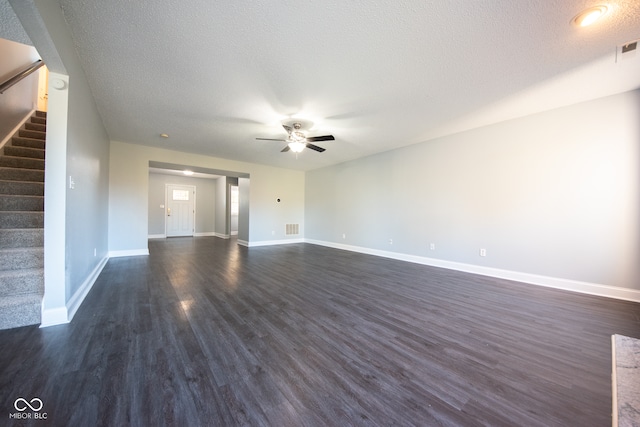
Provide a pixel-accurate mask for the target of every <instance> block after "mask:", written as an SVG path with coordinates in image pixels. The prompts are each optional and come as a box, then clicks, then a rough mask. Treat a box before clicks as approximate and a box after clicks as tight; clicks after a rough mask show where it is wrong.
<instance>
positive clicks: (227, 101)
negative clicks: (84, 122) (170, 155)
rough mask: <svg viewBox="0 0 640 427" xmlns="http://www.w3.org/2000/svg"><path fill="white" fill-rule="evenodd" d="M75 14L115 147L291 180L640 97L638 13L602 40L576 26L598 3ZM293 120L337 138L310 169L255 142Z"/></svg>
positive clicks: (70, 16)
mask: <svg viewBox="0 0 640 427" xmlns="http://www.w3.org/2000/svg"><path fill="white" fill-rule="evenodd" d="M60 4H61V6H62V8H63V11H64V15H65V19H66V20H67V23H68V25H69V28H70V30H71V34H72V37H73V39H74V43H75V45H76V48H77V51H78V54H79V57H80V59H81V62H82V64H83V67H84V69H85V72H86V74H87V78H88V80H89V83H90V86H91V89H92V91H93V94H94V97H95V100H96V103H97V105H98V110H99V113H100V115H101V116H102V119H103V121H104V124H105V127H106V129H107V132H108V134H109V136H110V138H111V139H112V140H118V141H125V142H131V143H138V144H143V145H151V146H158V147H166V148H172V149H176V150H180V151H188V152H194V153H202V154H207V155H211V156H216V157H222V158H228V159H234V160H240V161H247V162H253V163H262V164H269V165H274V166H279V167H285V168H292V169H300V170H310V169H314V168H318V167H322V166H327V165H331V164H336V163H340V162H344V161H347V160H351V159H355V158H359V157H362V156H366V155H370V154H373V153H377V152H381V151H386V150H390V149H393V148H397V147H401V146H405V145H409V144H414V143H418V142H422V141H426V140H429V139H431V138H433V137H436V136H441V135H446V134H450V133H455V132H459V131H462V130H465V129H469V128H473V127H477V126H482V125H486V124H489V123H494V122H497V121H502V120H506V119H509V118H513V117H517V116H521V115H525V114H531V113H534V112H538V111H543V110H548V109H551V108H556V107H558V106H563V105H568V104H571V103H575V102H579V101H583V100H587V99H591V98H596V97H600V96H605V95H609V94H613V93H618V92H622V91H626V90H631V89H635V88H639V87H640V60H639V59H638V58H640V54H639V55H635V54H633V55H629V56H628V57H626V58H625V60H624V61H622V60H619V61H618V62H616V46H618V45H621V44H623V43H625V42H628V41H630V40H634V39H638V38H640V1H638V0H616V1H611V2H608V3H607V4H608V5H609V6H610V11H609V13H608V14H607V15H606V16H605V18H604V19H602V20H601V21H599V22H598V23H597V24H595V25H594V26H592V27H588V28H576V27H575V26H572V25H571V24H570V21H571V19H572V18H573V17H574V16H575V15H576V14H577V13H578V12H580V11H581V10H582V9H584V8H585V7H587V6H591V5H593V4H594V3H593V2H591V1H588V0H563V1H553V2H552V1H548V0H537V1H534V0H493V1H491V0H485V1H480V0H477V1H469V0H447V1H437V2H436V1H428V0H393V1H392V0H377V1H365V0H352V1H349V2H336V1H330V0H327V1H310V0H298V1H285V0H279V1H275V0H273V1H264V0H251V1H246V0H235V1H223V2H216V1H211V0H184V1H180V2H176V1H174V0H156V1H153V2H143V1H130V0H109V1H104V0H60ZM595 4H598V3H595ZM618 59H620V57H619V58H618ZM291 117H300V118H303V119H305V120H310V121H312V122H313V123H314V124H315V125H314V128H313V129H312V131H311V132H309V134H310V135H325V134H332V135H334V136H335V138H336V140H335V141H329V142H322V143H317V145H320V146H322V147H325V148H327V151H325V152H324V153H317V152H314V151H311V150H305V151H304V152H303V153H301V154H300V155H298V157H297V158H296V156H295V155H294V154H293V153H291V152H289V153H280V150H281V149H282V148H283V147H284V143H279V142H273V141H256V139H255V138H256V137H267V138H278V137H284V136H286V135H285V133H284V131H283V129H282V127H281V126H280V122H281V121H282V120H285V119H289V118H291ZM161 133H167V134H169V135H170V137H169V138H168V139H163V138H161V137H160V134H161Z"/></svg>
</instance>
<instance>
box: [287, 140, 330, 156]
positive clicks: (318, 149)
mask: <svg viewBox="0 0 640 427" xmlns="http://www.w3.org/2000/svg"><path fill="white" fill-rule="evenodd" d="M287 147H288V146H287ZM307 148H309V149H311V150H315V151H317V152H318V153H322V152H323V151H324V150H325V148H322V147H318V146H317V145H313V144H310V143H308V142H307Z"/></svg>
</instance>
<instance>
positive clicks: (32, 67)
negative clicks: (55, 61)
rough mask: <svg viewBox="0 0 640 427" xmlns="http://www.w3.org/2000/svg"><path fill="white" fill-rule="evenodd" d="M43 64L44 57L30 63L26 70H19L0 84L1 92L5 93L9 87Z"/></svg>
mask: <svg viewBox="0 0 640 427" xmlns="http://www.w3.org/2000/svg"><path fill="white" fill-rule="evenodd" d="M43 65H44V62H42V59H38V60H37V61H36V62H34V63H33V64H31V65H29V66H28V67H27V68H25V69H24V70H22V71H20V72H18V73H17V74H16V75H15V76H13V77H11V78H9V79H7V80H6V81H5V82H3V83H2V84H0V94H3V93H5V92H6V91H7V89H9V88H10V87H12V86H13V85H15V84H16V83H18V82H19V81H20V80H22V79H24V78H25V77H27V76H29V75H30V74H32V73H33V72H34V71H36V70H37V69H38V68H40V67H42V66H43Z"/></svg>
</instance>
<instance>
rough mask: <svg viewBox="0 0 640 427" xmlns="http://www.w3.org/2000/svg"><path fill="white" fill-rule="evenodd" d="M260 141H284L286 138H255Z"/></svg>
mask: <svg viewBox="0 0 640 427" xmlns="http://www.w3.org/2000/svg"><path fill="white" fill-rule="evenodd" d="M256 139H259V140H262V141H286V139H274V138H256Z"/></svg>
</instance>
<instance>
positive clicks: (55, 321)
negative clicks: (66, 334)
mask: <svg viewBox="0 0 640 427" xmlns="http://www.w3.org/2000/svg"><path fill="white" fill-rule="evenodd" d="M65 323H69V317H68V315H67V307H58V308H52V309H48V310H47V309H43V310H42V321H41V323H40V327H41V328H46V327H48V326H55V325H63V324H65Z"/></svg>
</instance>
